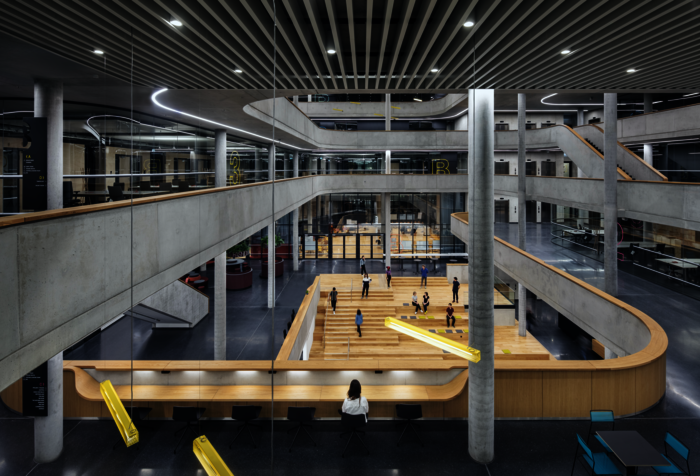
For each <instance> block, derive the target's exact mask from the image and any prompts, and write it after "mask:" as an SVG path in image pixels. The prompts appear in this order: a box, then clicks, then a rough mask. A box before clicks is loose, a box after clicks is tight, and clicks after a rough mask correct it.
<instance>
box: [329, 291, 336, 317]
mask: <svg viewBox="0 0 700 476" xmlns="http://www.w3.org/2000/svg"><path fill="white" fill-rule="evenodd" d="M328 300H329V301H330V302H331V306H333V314H335V305H336V304H338V291H336V290H335V288H333V291H331V292H329V293H328Z"/></svg>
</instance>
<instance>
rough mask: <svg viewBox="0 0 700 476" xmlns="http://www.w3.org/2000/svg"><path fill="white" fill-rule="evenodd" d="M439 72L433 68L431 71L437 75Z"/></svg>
mask: <svg viewBox="0 0 700 476" xmlns="http://www.w3.org/2000/svg"><path fill="white" fill-rule="evenodd" d="M438 71H439V70H438V69H437V68H433V69H431V70H430V72H431V73H437V72H438Z"/></svg>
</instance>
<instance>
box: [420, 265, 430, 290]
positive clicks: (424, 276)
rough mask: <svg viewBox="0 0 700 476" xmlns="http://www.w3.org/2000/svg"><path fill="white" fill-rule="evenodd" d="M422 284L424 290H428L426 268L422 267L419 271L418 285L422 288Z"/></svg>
mask: <svg viewBox="0 0 700 476" xmlns="http://www.w3.org/2000/svg"><path fill="white" fill-rule="evenodd" d="M423 283H425V289H428V268H426V267H425V265H423V267H422V268H421V269H420V285H421V287H423Z"/></svg>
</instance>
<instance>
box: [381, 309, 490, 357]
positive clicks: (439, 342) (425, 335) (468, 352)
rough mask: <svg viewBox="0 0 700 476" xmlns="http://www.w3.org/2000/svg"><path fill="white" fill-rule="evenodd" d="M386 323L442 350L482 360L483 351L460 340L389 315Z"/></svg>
mask: <svg viewBox="0 0 700 476" xmlns="http://www.w3.org/2000/svg"><path fill="white" fill-rule="evenodd" d="M384 325H385V326H386V327H388V328H389V329H394V330H395V331H399V332H401V333H403V334H406V335H407V336H410V337H413V338H415V339H418V340H422V341H423V342H425V343H426V344H430V345H432V346H435V347H438V348H440V349H442V350H447V351H449V352H451V353H453V354H456V355H458V356H460V357H462V358H465V359H467V360H469V361H471V362H478V361H480V360H481V351H479V350H477V349H474V348H472V347H468V346H466V345H464V344H460V343H459V342H455V341H453V340H451V339H448V338H447V337H442V336H439V335H437V334H433V333H431V332H428V331H426V330H423V329H421V328H419V327H416V326H412V325H411V324H406V323H405V322H401V321H399V320H398V319H395V318H393V317H387V318H386V319H385V320H384Z"/></svg>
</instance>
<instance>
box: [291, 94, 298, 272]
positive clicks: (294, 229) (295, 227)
mask: <svg viewBox="0 0 700 476" xmlns="http://www.w3.org/2000/svg"><path fill="white" fill-rule="evenodd" d="M294 97H297V96H294ZM292 169H293V174H294V177H298V176H299V151H298V150H297V151H294V159H293V162H292ZM292 241H293V243H292V260H293V266H294V271H299V209H298V208H295V209H294V215H293V217H292Z"/></svg>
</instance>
